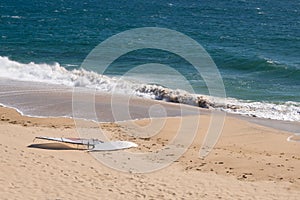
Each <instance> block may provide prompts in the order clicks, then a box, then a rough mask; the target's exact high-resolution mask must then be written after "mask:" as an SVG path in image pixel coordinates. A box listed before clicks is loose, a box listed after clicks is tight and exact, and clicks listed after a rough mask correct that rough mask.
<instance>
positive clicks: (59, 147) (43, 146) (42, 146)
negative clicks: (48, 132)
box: [27, 143, 86, 150]
mask: <svg viewBox="0 0 300 200" xmlns="http://www.w3.org/2000/svg"><path fill="white" fill-rule="evenodd" d="M27 147H28V148H36V149H47V150H86V148H83V147H80V145H78V146H77V145H67V144H62V143H42V144H31V145H28V146H27Z"/></svg>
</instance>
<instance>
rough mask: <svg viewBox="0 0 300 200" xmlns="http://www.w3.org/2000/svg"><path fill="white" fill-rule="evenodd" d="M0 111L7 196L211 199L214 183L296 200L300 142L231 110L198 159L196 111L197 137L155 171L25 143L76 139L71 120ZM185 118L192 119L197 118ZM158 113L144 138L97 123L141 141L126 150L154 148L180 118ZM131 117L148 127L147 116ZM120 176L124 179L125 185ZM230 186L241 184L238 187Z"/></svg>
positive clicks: (204, 120) (204, 124)
mask: <svg viewBox="0 0 300 200" xmlns="http://www.w3.org/2000/svg"><path fill="white" fill-rule="evenodd" d="M0 113H1V116H0V117H1V121H0V130H1V131H0V133H1V136H0V137H1V145H0V150H1V151H2V153H1V160H3V161H4V162H3V163H2V166H1V169H4V170H3V171H2V172H1V173H0V181H1V184H2V185H3V187H2V188H1V190H0V193H2V196H4V197H7V198H8V197H15V198H17V197H21V195H25V196H26V195H32V192H33V191H34V190H40V189H41V188H44V189H42V192H37V194H35V196H34V197H37V198H45V197H46V196H45V195H47V198H48V197H49V196H50V197H53V198H59V197H60V198H62V197H66V198H72V197H74V196H73V195H74V194H72V192H70V191H71V190H72V191H74V189H73V187H74V188H76V190H78V192H79V193H78V192H77V195H78V196H81V197H91V198H92V197H93V195H96V194H97V195H98V196H99V195H100V196H101V197H115V198H122V197H123V198H124V197H125V196H124V195H127V196H128V198H129V199H134V198H137V197H138V196H140V197H143V196H146V197H148V198H150V197H153V198H154V197H156V198H168V197H169V198H179V197H185V198H200V197H202V198H204V199H214V198H216V197H217V196H216V195H217V194H216V193H215V190H214V188H219V189H218V191H219V192H218V195H221V196H222V195H223V196H224V197H225V198H226V197H227V198H230V197H231V198H233V197H236V196H243V197H244V198H246V197H249V195H253V196H257V197H269V199H272V196H273V195H274V194H276V195H277V197H278V198H280V197H281V198H287V197H289V198H291V199H297V197H298V196H299V194H300V177H299V174H300V173H299V172H300V171H299V169H300V153H299V152H300V145H299V143H296V142H287V141H286V138H287V137H289V136H290V133H289V132H284V131H280V130H276V129H272V128H269V127H263V126H261V125H257V124H253V123H251V122H248V121H245V120H241V119H237V118H234V117H231V116H227V117H226V121H225V125H224V129H223V132H222V135H221V137H220V139H219V141H218V143H217V145H216V146H215V148H214V149H213V150H212V152H210V154H209V155H208V156H207V157H205V158H204V159H201V158H199V156H198V155H199V148H200V146H201V144H202V142H203V138H204V135H205V132H206V131H207V128H208V124H209V120H210V115H209V114H205V115H201V116H200V121H201V126H200V127H199V130H198V134H197V136H196V138H195V139H194V141H193V143H192V145H191V146H190V147H189V148H188V150H187V152H186V153H185V154H184V155H182V156H181V157H180V158H179V159H178V160H177V161H175V162H173V163H172V164H171V165H170V166H168V167H166V168H164V169H161V170H158V171H155V172H151V173H147V174H128V173H123V172H119V171H116V170H114V169H111V168H109V167H106V166H104V165H103V164H101V163H100V162H99V161H97V160H96V159H95V158H94V157H92V156H90V155H89V154H88V153H86V151H78V150H74V149H73V150H72V149H70V150H53V149H52V150H49V149H38V148H28V147H27V146H28V145H30V144H32V140H33V138H34V137H35V136H41V135H45V136H53V137H79V135H78V133H76V129H75V126H74V121H73V120H72V119H68V118H32V117H26V116H21V115H20V114H19V113H18V112H17V111H15V110H13V109H11V108H4V107H0ZM185 118H188V119H189V120H191V121H193V120H195V119H198V118H195V116H186V117H185ZM164 119H165V120H166V122H165V125H164V127H162V129H161V131H160V133H159V134H156V135H154V136H153V137H151V138H149V139H147V140H145V139H142V138H138V137H133V136H132V135H130V134H128V133H129V132H131V133H132V131H134V128H132V124H131V123H132V122H121V123H100V126H101V128H102V129H103V130H105V131H106V133H107V136H108V137H109V138H110V139H115V140H117V139H118V140H128V141H133V142H135V143H137V144H138V145H139V147H138V148H136V149H132V150H129V151H133V152H154V151H155V150H157V149H159V148H161V147H162V146H163V145H164V144H167V143H168V142H169V141H170V139H171V138H172V137H173V133H174V131H176V126H174V124H178V123H179V122H180V118H178V117H169V118H164ZM154 120H162V119H154ZM134 123H136V124H138V125H140V126H141V127H147V124H149V120H147V119H143V120H136V121H135V122H134ZM98 125H99V124H98ZM149 131H151V128H150V129H149ZM279 146H280V148H278V147H279ZM108 154H109V153H108ZM32 170H33V171H32ZM41 177H43V178H41ZM75 177H77V178H75ZM84 177H86V178H84ZM45 179H50V180H52V181H50V182H47V181H45ZM79 180H80V181H79ZM28 181H29V184H26V183H27V182H28ZM44 182H45V183H44ZM125 182H126V183H128V184H126V185H124V183H125ZM138 183H139V184H138ZM182 184H185V186H182ZM139 185H140V186H139ZM152 185H153V186H152ZM87 186H88V188H87ZM212 186H213V187H214V188H212ZM57 187H60V192H59V193H54V191H56V189H57ZM236 187H242V188H244V190H243V191H237V190H236V189H235V188H236ZM71 188H72V189H71ZM142 188H143V189H142ZM199 188H204V189H202V190H199ZM221 188H222V189H221ZM61 189H62V190H61ZM158 191H160V192H158ZM186 191H189V193H190V195H189V194H188V193H186ZM48 195H49V196H48ZM159 195H164V197H162V196H159ZM231 195H232V196H231ZM28 197H29V196H28ZM273 197H274V198H273V199H276V198H277V197H276V196H273ZM275 197H276V198H275ZM94 198H95V197H94Z"/></svg>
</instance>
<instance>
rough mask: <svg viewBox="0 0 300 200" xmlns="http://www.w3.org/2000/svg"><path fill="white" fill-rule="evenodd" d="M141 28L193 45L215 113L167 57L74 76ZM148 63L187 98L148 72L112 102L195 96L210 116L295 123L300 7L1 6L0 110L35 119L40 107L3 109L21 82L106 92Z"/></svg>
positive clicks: (267, 2)
mask: <svg viewBox="0 0 300 200" xmlns="http://www.w3.org/2000/svg"><path fill="white" fill-rule="evenodd" d="M142 27H157V28H166V29H170V30H174V31H177V32H180V33H182V34H184V35H186V36H188V37H190V38H192V39H193V40H195V41H197V42H198V43H199V44H201V45H202V46H203V47H204V48H205V50H206V51H207V52H208V54H209V55H210V56H211V58H212V59H213V60H214V62H215V64H216V66H217V67H218V70H219V72H220V74H221V77H222V80H223V83H224V88H225V92H226V96H227V98H226V99H223V100H222V101H223V103H221V104H220V103H216V102H215V100H214V99H213V98H212V97H211V96H210V93H209V91H208V88H207V85H206V83H205V81H204V80H203V78H202V77H201V76H200V75H199V74H197V73H195V71H194V70H193V69H192V67H191V65H190V63H188V62H187V61H186V60H184V59H182V58H181V57H179V56H178V55H176V54H174V53H172V52H167V51H162V50H155V49H141V50H137V51H133V52H129V53H127V54H125V55H122V56H121V57H120V58H118V59H117V60H116V61H115V62H113V63H112V64H111V65H110V66H109V68H108V70H107V71H105V73H104V74H100V72H97V70H95V71H94V72H91V71H90V70H89V69H82V66H81V63H82V62H83V61H84V59H85V58H86V57H87V55H88V54H89V53H90V52H91V51H92V50H93V49H94V48H95V47H96V46H97V45H98V44H100V43H101V42H103V41H105V40H106V39H108V38H110V37H112V36H114V35H116V34H118V33H121V32H123V31H127V30H131V29H134V28H142ZM147 63H159V64H162V65H170V66H171V67H172V68H173V69H175V70H176V71H177V72H178V73H179V74H180V75H181V76H182V77H184V79H185V80H186V81H187V82H186V83H187V84H189V85H190V86H191V87H192V90H193V93H191V92H190V93H186V92H184V91H182V90H183V89H184V87H183V88H180V86H182V84H179V86H178V88H176V87H175V86H177V85H178V80H177V79H176V78H173V77H172V76H170V75H169V74H161V71H159V70H157V69H153V71H154V72H153V73H155V72H156V73H157V74H158V75H160V76H158V75H157V76H156V75H155V76H152V75H151V76H147V74H149V68H148V69H145V72H144V74H143V73H142V74H143V75H144V76H143V77H142V78H140V79H139V80H138V81H136V80H135V77H134V74H131V75H130V76H128V77H127V78H129V79H130V78H132V80H124V81H123V80H122V83H121V87H119V92H120V93H122V94H125V95H126V94H130V95H131V94H134V95H136V96H142V97H144V98H149V99H156V100H165V101H174V100H172V99H176V100H175V102H177V103H182V104H188V105H192V106H197V105H199V104H197V103H195V99H197V96H198V97H199V96H201V97H203V99H205V100H206V102H207V104H208V105H209V107H211V108H212V109H218V110H222V111H225V112H229V113H237V114H243V115H249V116H253V117H261V118H270V119H277V120H285V121H300V1H298V0H288V1H279V0H264V1H261V0H251V1H250V0H227V1H217V0H211V1H201V0H200V1H193V0H191V1H164V0H163V1H158V0H152V1H136V0H131V1H103V0H101V1H100V0H86V1H77V0H55V1H38V0H28V1H20V0H10V1H3V0H2V1H0V77H1V78H2V79H3V80H5V81H0V82H1V83H2V89H0V90H1V91H0V92H1V93H0V103H1V104H3V105H5V106H9V107H14V108H17V109H19V110H20V111H21V112H23V113H27V112H28V113H29V114H30V115H35V116H39V115H40V114H39V113H41V110H40V109H39V108H41V107H42V105H39V107H38V106H36V107H35V108H33V107H34V106H32V105H31V106H30V109H31V111H30V112H29V111H28V109H29V108H28V106H29V104H30V102H27V103H24V102H23V103H22V102H19V101H18V103H17V101H16V102H15V103H14V101H12V99H14V98H15V96H20V95H21V93H22V95H24V93H26V91H25V92H24V88H23V89H22V88H21V89H20V85H18V84H22V83H23V81H25V82H26V87H27V88H28V87H29V88H30V87H31V86H33V85H34V88H35V90H36V91H38V90H39V89H37V88H36V87H37V85H39V84H37V83H43V84H56V85H60V86H61V87H62V88H63V89H64V88H65V87H71V88H72V87H83V88H89V89H96V90H97V91H99V92H109V91H111V90H112V88H113V87H115V85H116V80H117V79H118V78H120V77H122V76H124V74H126V73H127V72H128V71H132V70H133V69H134V68H136V67H137V66H140V65H145V64H147ZM145 66H147V65H145ZM141 69H143V68H141ZM150 71H151V70H150ZM131 76H132V77H131ZM161 80H163V81H161ZM10 81H11V85H13V87H11V86H9V84H8V83H9V82H10ZM135 81H136V82H135ZM172 86H174V87H173V88H172ZM43 87H44V86H43ZM47 87H48V86H47ZM57 87H58V86H57ZM11 88H13V89H11ZM16 88H18V90H16ZM43 89H45V88H43ZM166 89H167V90H168V92H165V91H166ZM178 89H180V90H178ZM20 90H23V91H22V92H20ZM57 90H58V89H57V88H56V90H55V91H57ZM59 90H60V89H59ZM67 90H68V91H69V89H67ZM162 91H164V92H165V93H166V94H164V96H162V95H161V92H162ZM27 95H29V96H30V94H28V92H27ZM174 96H175V97H174ZM171 97H172V98H171ZM25 105H26V106H25ZM52 111H53V112H54V111H55V109H53V110H52ZM53 112H51V116H57V115H59V114H55V112H54V113H53ZM43 113H44V112H43ZM43 115H45V113H44V114H43ZM62 115H64V116H65V115H69V114H66V113H65V114H62ZM49 116H50V114H49Z"/></svg>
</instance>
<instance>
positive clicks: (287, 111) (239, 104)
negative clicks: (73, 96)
mask: <svg viewBox="0 0 300 200" xmlns="http://www.w3.org/2000/svg"><path fill="white" fill-rule="evenodd" d="M0 76H1V77H5V78H10V79H15V80H22V81H35V82H45V83H51V84H62V85H66V86H70V87H86V88H92V89H97V90H100V91H104V92H116V93H123V94H129V95H136V96H142V97H146V98H152V99H157V100H164V101H168V102H176V103H182V104H188V105H193V106H199V107H203V108H209V109H218V110H223V111H226V112H229V113H236V114H243V115H249V116H253V117H261V118H270V119H277V120H286V121H300V103H299V102H285V103H281V104H274V103H269V102H251V101H245V100H237V99H234V98H226V99H220V98H216V97H211V96H206V95H200V94H191V93H188V92H186V91H184V90H179V89H176V90H175V89H170V88H166V87H163V86H159V85H149V84H141V83H136V82H133V81H128V80H123V79H120V78H116V77H112V78H111V77H108V76H105V75H101V74H97V73H95V72H91V71H86V70H84V69H78V70H77V69H74V70H72V71H68V70H66V69H65V68H63V67H62V66H60V65H59V64H58V63H54V64H52V65H48V64H36V63H33V62H31V63H28V64H23V63H19V62H16V61H12V60H10V59H9V58H7V57H1V56H0Z"/></svg>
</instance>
